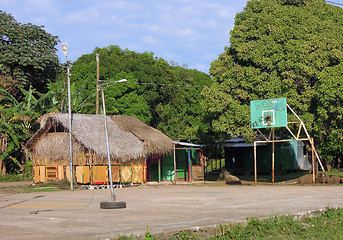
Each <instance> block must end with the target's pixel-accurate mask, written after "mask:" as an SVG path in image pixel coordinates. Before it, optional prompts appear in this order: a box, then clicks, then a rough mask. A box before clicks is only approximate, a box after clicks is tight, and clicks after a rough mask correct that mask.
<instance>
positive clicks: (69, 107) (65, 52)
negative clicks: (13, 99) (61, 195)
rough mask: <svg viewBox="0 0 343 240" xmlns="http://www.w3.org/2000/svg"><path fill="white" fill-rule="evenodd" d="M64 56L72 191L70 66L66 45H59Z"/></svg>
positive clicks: (71, 184)
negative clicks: (66, 79)
mask: <svg viewBox="0 0 343 240" xmlns="http://www.w3.org/2000/svg"><path fill="white" fill-rule="evenodd" d="M61 47H62V51H63V54H64V56H65V57H66V62H67V78H68V119H69V163H70V189H71V190H73V182H74V178H73V142H72V136H71V132H72V124H71V97H70V70H69V69H70V66H69V62H68V44H66V43H62V45H61Z"/></svg>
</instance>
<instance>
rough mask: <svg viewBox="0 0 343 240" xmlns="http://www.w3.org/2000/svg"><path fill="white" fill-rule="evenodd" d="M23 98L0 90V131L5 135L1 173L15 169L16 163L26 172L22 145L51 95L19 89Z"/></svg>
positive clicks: (46, 110)
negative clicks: (1, 96) (5, 145)
mask: <svg viewBox="0 0 343 240" xmlns="http://www.w3.org/2000/svg"><path fill="white" fill-rule="evenodd" d="M20 90H21V95H22V96H23V99H22V100H21V101H20V102H19V101H18V100H17V99H16V98H15V97H14V96H13V95H12V94H10V93H9V92H7V91H6V90H4V89H0V93H1V94H3V98H2V100H1V101H0V103H1V105H0V133H2V134H5V135H6V137H7V148H6V151H3V152H0V173H6V170H7V171H8V172H14V171H15V170H16V169H17V168H18V166H19V168H20V170H21V171H25V168H24V167H23V164H25V160H26V159H25V158H24V154H23V152H22V151H23V149H22V145H23V144H24V143H25V142H26V140H28V139H29V138H30V137H31V136H32V134H33V133H34V131H35V130H36V129H37V126H35V121H36V120H37V118H38V117H39V116H41V115H42V114H44V113H46V112H49V111H52V109H50V106H51V105H52V104H51V102H50V101H51V99H52V96H51V95H50V94H45V95H42V94H40V93H38V92H37V91H35V90H34V89H32V88H30V89H29V90H28V91H26V90H25V89H20Z"/></svg>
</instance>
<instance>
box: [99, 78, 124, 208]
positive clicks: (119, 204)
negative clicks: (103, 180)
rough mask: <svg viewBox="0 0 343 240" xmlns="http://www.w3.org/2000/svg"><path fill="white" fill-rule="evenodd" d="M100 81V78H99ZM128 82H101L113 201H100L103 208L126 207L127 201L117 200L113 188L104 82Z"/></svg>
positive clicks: (122, 80) (119, 81)
mask: <svg viewBox="0 0 343 240" xmlns="http://www.w3.org/2000/svg"><path fill="white" fill-rule="evenodd" d="M99 81H100V80H99ZM121 82H127V80H126V79H121V80H118V81H111V82H108V83H102V84H100V87H101V99H102V108H103V115H104V125H105V137H106V148H107V161H108V171H109V175H110V187H111V200H112V201H110V202H109V201H103V202H101V203H100V208H103V209H115V208H126V202H123V201H121V202H116V197H115V195H114V190H113V179H112V166H111V154H110V145H109V140H108V129H107V118H106V106H105V94H104V87H103V85H104V84H111V83H121Z"/></svg>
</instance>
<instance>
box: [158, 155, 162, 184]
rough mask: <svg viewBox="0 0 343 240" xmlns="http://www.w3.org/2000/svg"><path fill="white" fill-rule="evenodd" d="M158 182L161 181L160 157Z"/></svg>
mask: <svg viewBox="0 0 343 240" xmlns="http://www.w3.org/2000/svg"><path fill="white" fill-rule="evenodd" d="M158 182H159V183H160V182H161V159H160V158H158Z"/></svg>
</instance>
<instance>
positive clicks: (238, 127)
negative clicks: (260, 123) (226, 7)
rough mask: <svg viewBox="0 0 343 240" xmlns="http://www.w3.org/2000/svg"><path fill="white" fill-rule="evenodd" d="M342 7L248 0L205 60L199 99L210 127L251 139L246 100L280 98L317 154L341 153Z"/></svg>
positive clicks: (315, 0) (299, 0) (304, 0)
mask: <svg viewBox="0 0 343 240" xmlns="http://www.w3.org/2000/svg"><path fill="white" fill-rule="evenodd" d="M342 60H343V9H342V8H340V7H337V6H333V5H330V4H327V3H326V2H325V1H324V0H251V1H248V2H247V5H246V7H245V8H244V10H243V11H242V12H241V13H238V14H237V15H236V18H235V26H234V29H233V30H232V31H231V33H230V46H228V47H226V48H225V52H224V53H222V54H221V55H220V56H219V58H218V59H217V60H215V61H214V62H213V63H212V64H211V68H210V74H211V75H212V76H213V78H212V80H213V84H212V87H211V88H208V89H206V90H204V92H203V93H204V96H205V99H206V101H204V106H205V107H206V109H208V113H209V115H210V117H211V118H212V125H213V129H214V130H215V131H216V132H217V133H221V134H222V135H225V136H243V137H245V138H247V139H251V138H252V137H253V136H254V135H255V134H256V133H254V132H253V131H252V129H251V128H250V109H249V106H250V101H251V100H258V99H269V98H277V97H286V98H287V103H288V104H289V105H290V106H291V107H292V108H293V109H294V110H295V112H296V113H297V114H298V115H300V117H301V119H302V120H303V121H304V123H305V125H306V127H307V129H308V130H309V131H310V134H311V135H312V136H315V142H316V145H317V147H318V150H319V152H320V154H321V156H322V157H323V158H324V159H325V160H328V161H329V162H330V163H337V162H338V161H339V159H340V157H341V154H342V137H343V134H342V127H343V125H342V116H343V112H342V107H341V106H342V104H343V102H342V100H343V99H342V97H340V93H341V92H342V83H343V76H342V70H341V69H342Z"/></svg>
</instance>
